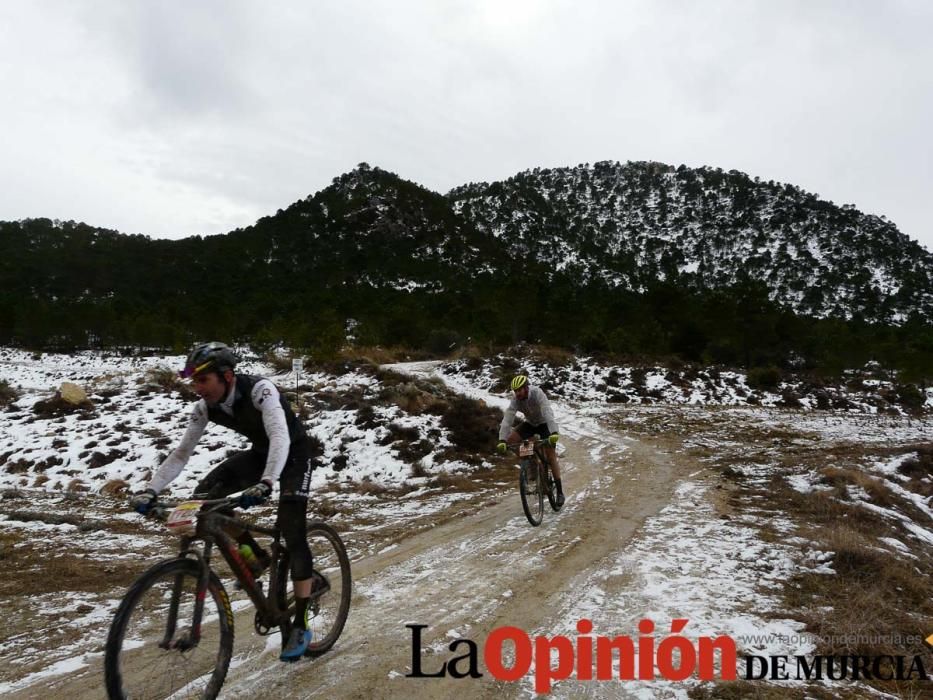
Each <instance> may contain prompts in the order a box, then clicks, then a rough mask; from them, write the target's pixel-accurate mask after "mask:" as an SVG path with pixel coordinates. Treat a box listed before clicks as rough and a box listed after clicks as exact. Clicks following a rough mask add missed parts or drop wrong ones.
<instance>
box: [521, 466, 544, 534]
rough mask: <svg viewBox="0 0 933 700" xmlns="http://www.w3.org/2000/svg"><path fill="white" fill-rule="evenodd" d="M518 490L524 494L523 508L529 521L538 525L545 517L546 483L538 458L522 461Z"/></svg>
mask: <svg viewBox="0 0 933 700" xmlns="http://www.w3.org/2000/svg"><path fill="white" fill-rule="evenodd" d="M518 492H519V493H520V494H521V496H522V510H524V511H525V517H526V518H528V522H529V523H531V524H532V525H534V526H535V527H537V526H538V525H540V524H541V520H542V518H544V485H543V484H542V483H541V470H540V469H539V466H538V461H537V460H536V459H528V460H524V461H523V462H522V466H521V469H520V470H519V472H518Z"/></svg>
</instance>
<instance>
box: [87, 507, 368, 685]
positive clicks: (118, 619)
mask: <svg viewBox="0 0 933 700" xmlns="http://www.w3.org/2000/svg"><path fill="white" fill-rule="evenodd" d="M237 500H238V499H237V498H220V499H215V500H208V501H185V502H181V503H177V504H169V503H161V504H158V505H157V506H156V507H155V508H154V509H153V510H152V511H151V513H152V514H153V515H154V516H155V517H157V518H160V519H162V520H164V521H165V525H166V527H167V528H168V529H169V530H170V531H171V532H173V533H174V534H176V535H179V536H180V537H181V545H180V548H179V552H178V556H177V557H175V558H174V559H167V560H164V561H161V562H159V563H157V564H155V565H153V566H152V567H151V568H150V569H148V570H147V571H146V572H144V573H143V574H142V575H141V576H140V577H139V578H138V579H136V581H135V583H133V584H132V585H131V586H130V588H129V590H128V591H127V593H126V596H125V597H124V598H123V600H122V602H121V603H120V606H119V607H118V608H117V611H116V613H115V615H114V617H113V622H112V623H111V625H110V633H109V635H108V637H107V646H106V651H105V655H104V676H105V681H106V688H107V696H108V697H109V698H121V699H122V698H133V700H136V699H137V698H166V697H172V698H181V697H184V698H188V697H196V698H214V697H216V696H217V694H218V693H219V692H220V687H221V685H223V682H224V679H225V678H226V675H227V668H228V666H229V665H230V657H231V655H232V652H233V630H234V617H233V608H232V607H231V604H230V598H229V596H228V595H227V591H226V590H225V589H224V585H223V583H222V582H221V580H220V578H219V577H218V575H217V573H216V572H215V571H214V569H212V568H211V555H212V554H213V552H214V549H215V545H216V549H217V550H219V551H220V554H221V556H222V557H223V559H224V560H225V561H226V562H227V564H228V565H229V566H230V569H231V570H232V571H233V575H234V576H235V578H236V580H237V581H238V582H239V586H240V587H241V588H242V590H243V591H244V592H245V593H246V595H247V596H248V597H249V600H250V601H251V602H252V604H253V606H255V608H256V614H255V616H254V619H253V627H254V628H255V630H256V632H257V633H258V634H261V635H268V634H271V633H272V632H274V631H279V632H281V635H282V645H283V646H284V645H285V643H286V641H287V639H288V636H289V634H290V632H291V624H292V623H291V620H292V618H293V617H294V613H295V600H294V595H293V594H292V592H291V585H290V582H289V575H288V574H289V555H288V551H287V549H286V548H285V545H284V542H283V541H282V538H281V533H280V532H279V529H278V527H277V526H276V527H262V526H259V525H255V524H253V523H250V522H248V521H245V520H243V519H241V518H239V517H237V516H235V515H233V514H232V511H231V507H232V506H234V505H236V503H237ZM221 511H224V512H221ZM237 528H239V529H244V530H249V531H250V532H253V533H260V534H263V535H266V536H270V537H272V544H271V548H270V550H269V552H270V563H269V568H268V576H269V580H268V588H266V589H265V590H266V591H268V594H266V593H264V592H263V583H262V581H261V580H257V579H256V578H254V576H253V572H252V570H251V569H250V566H249V564H248V563H247V561H246V560H245V559H244V558H243V555H242V554H241V553H240V551H239V548H238V545H237V542H236V541H235V540H234V539H233V538H232V537H231V536H230V535H229V534H227V530H231V529H232V530H233V531H234V532H235V531H236V529H237ZM307 533H308V545H309V546H310V548H311V554H312V557H313V560H314V569H313V571H314V573H313V574H312V589H311V604H310V608H309V611H308V620H309V629H310V630H311V634H312V638H311V644H310V646H309V647H308V651H307V652H306V656H316V655H319V654H321V653H323V652H325V651H327V650H328V649H330V648H331V647H332V646H333V645H334V642H336V641H337V638H338V637H339V636H340V633H341V632H342V631H343V627H344V624H345V623H346V620H347V613H348V612H349V609H350V587H351V579H350V560H349V558H348V557H347V550H346V547H344V544H343V541H342V540H341V539H340V535H338V534H337V531H336V530H334V529H333V528H332V527H331V526H330V525H327V524H326V523H323V522H317V521H312V522H309V523H308V526H307ZM260 578H262V577H261V576H260Z"/></svg>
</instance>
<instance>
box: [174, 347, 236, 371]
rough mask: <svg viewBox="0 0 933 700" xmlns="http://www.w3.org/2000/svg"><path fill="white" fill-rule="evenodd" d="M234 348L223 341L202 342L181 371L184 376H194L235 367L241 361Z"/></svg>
mask: <svg viewBox="0 0 933 700" xmlns="http://www.w3.org/2000/svg"><path fill="white" fill-rule="evenodd" d="M239 359H240V358H238V357H237V356H236V355H235V354H233V350H231V349H230V348H229V347H228V346H226V345H224V344H223V343H217V342H211V343H201V344H200V345H198V346H197V347H195V348H194V350H192V351H191V353H190V354H189V355H188V359H187V360H185V368H184V369H183V370H182V371H181V372H179V373H178V374H180V375H181V376H182V377H186V378H187V377H193V376H194V375H196V374H200V373H201V372H206V371H208V370H209V371H211V372H223V371H224V370H228V369H233V368H234V367H236V363H237V362H238V361H239Z"/></svg>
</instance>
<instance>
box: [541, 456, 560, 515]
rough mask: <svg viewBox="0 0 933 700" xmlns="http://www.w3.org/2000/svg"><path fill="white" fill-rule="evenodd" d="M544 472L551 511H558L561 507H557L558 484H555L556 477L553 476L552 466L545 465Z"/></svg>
mask: <svg viewBox="0 0 933 700" xmlns="http://www.w3.org/2000/svg"><path fill="white" fill-rule="evenodd" d="M542 471H543V472H544V483H545V484H547V488H546V489H545V493H546V494H547V502H548V503H549V504H550V505H551V510H553V511H558V510H560V508H561V507H560V506H559V505H557V484H556V483H555V482H554V475H553V474H551V465H549V464H545V465H544V467H543V468H542Z"/></svg>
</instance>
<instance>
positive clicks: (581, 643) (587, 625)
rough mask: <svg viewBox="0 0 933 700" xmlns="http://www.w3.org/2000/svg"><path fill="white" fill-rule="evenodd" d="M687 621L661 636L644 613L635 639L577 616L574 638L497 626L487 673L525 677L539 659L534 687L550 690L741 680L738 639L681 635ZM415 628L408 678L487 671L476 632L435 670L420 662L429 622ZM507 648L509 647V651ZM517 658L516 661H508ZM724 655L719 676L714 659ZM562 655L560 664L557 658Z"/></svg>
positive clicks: (486, 653) (487, 651) (454, 645)
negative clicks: (600, 631)
mask: <svg viewBox="0 0 933 700" xmlns="http://www.w3.org/2000/svg"><path fill="white" fill-rule="evenodd" d="M687 624H688V620H686V619H683V618H677V619H674V620H671V624H670V634H669V635H667V636H665V637H663V638H662V639H661V640H660V641H659V642H658V641H657V640H656V639H655V637H654V636H652V635H653V633H654V631H655V625H654V622H652V621H651V620H647V619H645V620H641V621H640V622H639V623H638V631H639V632H640V633H641V636H639V637H638V638H637V639H633V638H632V637H627V636H617V637H607V636H602V635H595V636H593V635H592V632H593V623H592V621H590V620H587V619H581V620H579V621H578V622H577V632H578V633H579V636H577V637H576V638H575V639H571V638H569V637H565V636H563V635H557V636H554V637H546V636H542V635H539V636H536V637H534V638H533V639H532V637H530V636H529V635H528V633H526V632H525V631H524V630H522V629H520V628H518V627H511V626H505V627H497V628H496V629H494V630H493V631H492V632H491V633H490V634H489V636H488V637H487V638H486V642H485V644H484V645H483V650H482V657H483V663H484V664H485V666H486V669H487V671H488V672H489V674H490V675H491V676H492V677H493V678H496V679H497V680H502V681H517V680H520V679H521V678H523V677H525V676H526V675H527V674H528V672H529V671H530V670H531V666H532V662H533V663H534V682H535V692H536V693H548V692H550V690H551V686H552V684H553V682H554V681H557V680H564V679H567V678H574V679H576V680H578V681H593V680H596V681H611V680H643V681H647V680H655V679H658V678H663V679H666V680H671V681H682V680H686V679H687V678H690V677H691V676H694V675H696V676H697V678H699V679H700V680H715V679H717V678H718V679H721V680H735V678H736V666H737V652H736V644H735V640H733V639H732V637H728V636H725V635H722V636H719V637H715V638H713V637H699V638H698V639H697V640H696V641H691V640H690V639H688V638H687V637H685V636H684V635H683V634H681V633H682V632H683V630H684V628H685V627H686V626H687ZM405 626H406V627H407V628H408V629H410V630H411V673H409V674H406V676H407V677H408V678H443V677H450V678H481V677H482V676H483V674H482V673H481V672H480V670H479V655H480V650H479V647H478V645H477V644H476V642H474V641H473V640H471V639H463V638H462V639H455V640H454V641H452V642H451V643H450V644H449V645H448V650H449V651H450V652H451V653H453V654H457V655H456V656H453V657H452V658H450V659H448V660H447V661H444V662H443V663H442V664H441V667H440V668H438V669H435V670H425V669H424V668H423V667H422V658H421V657H422V654H423V650H422V644H421V633H422V631H423V630H425V629H427V627H428V626H427V625H419V624H410V625H405ZM508 650H511V653H509V651H508ZM508 657H511V660H507V658H508ZM717 657H718V661H719V674H718V676H717V671H716V660H717ZM555 662H556V663H555Z"/></svg>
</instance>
